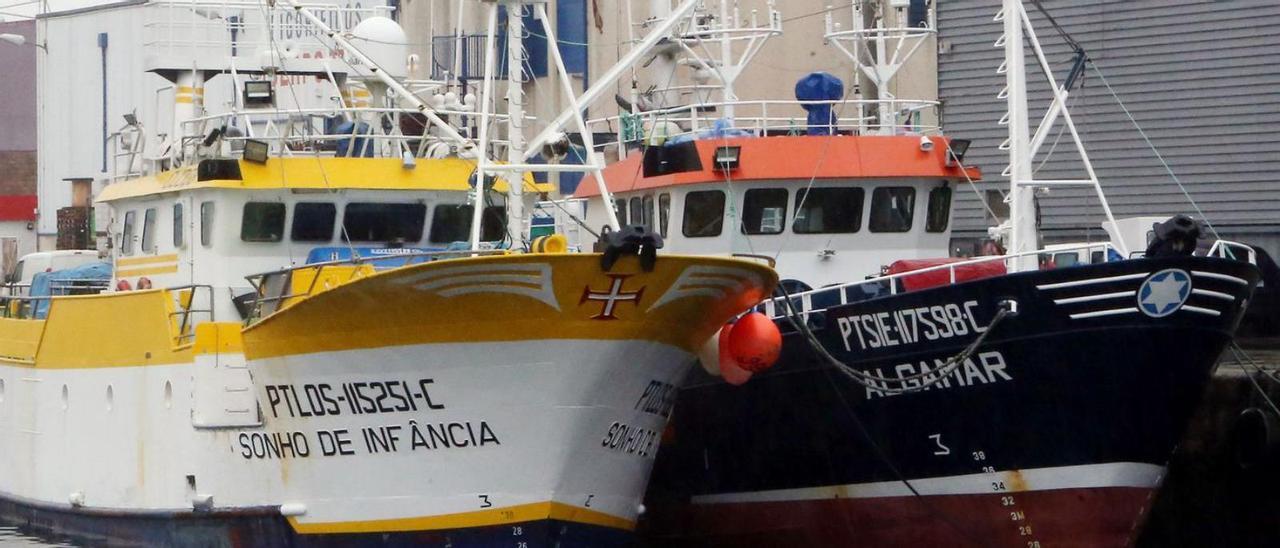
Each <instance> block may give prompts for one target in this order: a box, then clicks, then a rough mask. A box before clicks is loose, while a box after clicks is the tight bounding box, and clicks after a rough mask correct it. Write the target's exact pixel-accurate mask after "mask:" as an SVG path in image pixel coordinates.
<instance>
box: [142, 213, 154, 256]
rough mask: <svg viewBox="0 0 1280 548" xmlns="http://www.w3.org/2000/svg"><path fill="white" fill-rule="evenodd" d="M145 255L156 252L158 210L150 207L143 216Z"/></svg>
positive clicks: (143, 250)
mask: <svg viewBox="0 0 1280 548" xmlns="http://www.w3.org/2000/svg"><path fill="white" fill-rule="evenodd" d="M141 251H142V252H143V253H155V252H156V208H154V207H150V208H147V210H146V211H145V212H144V213H143V214H142V250H141Z"/></svg>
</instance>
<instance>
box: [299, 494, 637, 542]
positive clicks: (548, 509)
mask: <svg viewBox="0 0 1280 548" xmlns="http://www.w3.org/2000/svg"><path fill="white" fill-rule="evenodd" d="M542 519H558V520H562V521H571V522H574V523H584V524H587V525H599V526H602V527H612V528H614V529H624V530H627V531H630V530H633V529H635V526H636V524H635V522H634V521H631V520H629V519H623V518H620V517H617V516H613V515H609V514H605V513H603V512H597V511H595V510H590V509H587V508H580V507H577V506H570V505H568V504H563V503H559V502H535V503H532V504H521V505H517V506H508V507H505V508H490V509H485V510H476V511H473V512H460V513H457V514H444V515H439V516H422V517H416V518H400V519H382V520H370V521H338V522H329V523H302V522H299V521H298V518H296V517H290V518H289V524H290V525H291V526H293V530H294V531H297V532H298V533H302V534H330V533H389V532H397V531H434V530H439V529H461V528H465V527H485V526H489V525H506V524H511V523H521V522H526V521H535V520H542Z"/></svg>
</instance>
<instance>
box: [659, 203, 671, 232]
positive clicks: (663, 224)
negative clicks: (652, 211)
mask: <svg viewBox="0 0 1280 548" xmlns="http://www.w3.org/2000/svg"><path fill="white" fill-rule="evenodd" d="M670 223H671V194H669V193H665V192H664V193H662V194H659V195H658V231H659V232H661V234H662V237H663V238H666V237H667V226H668V225H669V224H670Z"/></svg>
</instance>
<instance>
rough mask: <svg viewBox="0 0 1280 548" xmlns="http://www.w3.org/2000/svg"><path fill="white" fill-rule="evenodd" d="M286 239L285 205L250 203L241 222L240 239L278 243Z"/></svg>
mask: <svg viewBox="0 0 1280 548" xmlns="http://www.w3.org/2000/svg"><path fill="white" fill-rule="evenodd" d="M283 238H284V204H281V203H277V202H249V203H247V204H244V216H243V218H242V219H241V220H240V239H241V240H244V241H246V242H278V241H280V240H282V239H283Z"/></svg>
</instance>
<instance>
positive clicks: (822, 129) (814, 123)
mask: <svg viewBox="0 0 1280 548" xmlns="http://www.w3.org/2000/svg"><path fill="white" fill-rule="evenodd" d="M842 98H844V82H842V81H841V80H840V79H839V78H836V77H835V76H832V75H831V74H828V73H826V72H813V73H810V74H809V75H807V76H805V77H804V78H801V79H800V81H799V82H796V99H797V100H800V101H838V100H840V99H842ZM803 106H804V109H805V110H807V111H809V130H808V133H809V135H831V134H832V133H833V132H834V131H835V128H836V115H835V112H833V111H832V109H831V105H829V104H820V105H803Z"/></svg>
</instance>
